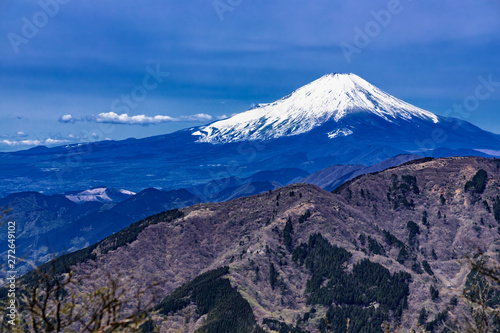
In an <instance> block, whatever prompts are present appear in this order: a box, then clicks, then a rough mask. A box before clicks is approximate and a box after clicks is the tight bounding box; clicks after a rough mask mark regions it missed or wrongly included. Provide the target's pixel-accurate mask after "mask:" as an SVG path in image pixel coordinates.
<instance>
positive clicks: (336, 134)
mask: <svg viewBox="0 0 500 333" xmlns="http://www.w3.org/2000/svg"><path fill="white" fill-rule="evenodd" d="M351 134H353V131H351V130H350V129H348V128H339V129H338V130H336V131H333V132H330V133H328V138H329V139H335V138H338V137H341V136H348V135H351Z"/></svg>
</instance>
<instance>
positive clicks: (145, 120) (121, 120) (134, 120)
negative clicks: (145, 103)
mask: <svg viewBox="0 0 500 333" xmlns="http://www.w3.org/2000/svg"><path fill="white" fill-rule="evenodd" d="M210 120H212V116H211V115H209V114H206V113H198V114H194V115H189V116H179V117H170V116H165V115H157V116H146V115H144V114H140V115H136V116H130V115H128V114H126V113H122V114H117V113H115V112H104V113H99V114H98V115H97V116H94V115H92V116H87V117H83V118H74V117H73V116H72V115H70V114H65V115H63V116H61V117H59V122H61V123H65V124H68V123H72V124H73V123H75V122H77V121H88V122H94V123H108V124H121V125H142V126H148V125H156V124H161V123H168V122H179V121H189V122H207V121H210Z"/></svg>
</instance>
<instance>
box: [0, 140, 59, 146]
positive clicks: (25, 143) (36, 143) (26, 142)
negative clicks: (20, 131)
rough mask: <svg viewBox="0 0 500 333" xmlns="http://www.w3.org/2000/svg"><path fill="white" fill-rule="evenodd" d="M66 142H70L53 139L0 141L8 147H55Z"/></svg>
mask: <svg viewBox="0 0 500 333" xmlns="http://www.w3.org/2000/svg"><path fill="white" fill-rule="evenodd" d="M65 142H68V140H58V139H52V138H48V139H45V140H19V141H13V140H2V141H0V143H3V144H4V145H8V146H40V145H55V144H60V143H65Z"/></svg>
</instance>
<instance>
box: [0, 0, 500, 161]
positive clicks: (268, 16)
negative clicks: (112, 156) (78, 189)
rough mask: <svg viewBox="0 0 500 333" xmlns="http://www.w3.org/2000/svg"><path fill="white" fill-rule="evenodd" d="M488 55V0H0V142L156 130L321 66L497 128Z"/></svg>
mask: <svg viewBox="0 0 500 333" xmlns="http://www.w3.org/2000/svg"><path fill="white" fill-rule="evenodd" d="M359 31H362V34H363V35H365V36H364V38H363V37H359V35H360V33H359ZM346 45H348V46H347V47H346ZM342 46H343V47H344V50H343V48H342ZM354 48H355V49H356V51H355V52H353V53H350V54H348V56H347V57H346V54H345V53H346V52H345V50H346V49H350V50H351V51H352V50H353V49H354ZM499 53H500V1H498V0H474V1H472V0H471V1H469V0H464V1H460V5H457V2H456V1H453V0H439V1H438V0H413V1H411V0H399V1H398V0H385V1H378V0H360V1H347V0H317V1H309V2H306V1H302V0H287V1H282V0H276V1H268V0H251V1H250V0H215V1H214V0H192V1H189V2H187V1H171V0H149V1H148V0H146V1H141V2H139V1H131V0H100V1H81V0H80V1H79V0H41V1H32V0H31V1H26V0H16V1H14V0H0V151H2V150H3V151H6V150H17V149H25V148H29V147H31V146H33V145H36V144H45V145H55V144H63V143H69V142H80V141H92V140H102V139H106V138H110V139H115V140H118V139H125V138H128V137H137V138H139V137H146V136H150V135H156V134H164V133H168V132H172V131H174V130H177V129H181V128H185V127H190V126H194V125H201V124H204V123H206V122H209V121H211V120H216V119H217V118H220V117H224V116H225V115H230V114H232V113H236V112H241V111H244V110H246V109H248V108H250V107H251V105H252V104H254V103H261V102H270V101H274V100H276V99H279V98H281V97H283V96H284V95H286V94H288V93H290V92H291V91H293V90H295V89H296V88H298V87H300V86H302V85H304V84H306V83H308V82H310V81H312V80H314V79H317V78H318V77H320V76H322V75H324V74H326V73H330V72H341V73H343V72H348V73H351V72H352V73H355V74H357V75H359V76H361V77H363V78H364V79H366V80H367V81H369V82H371V83H372V84H374V85H376V86H378V87H379V88H381V89H383V90H385V91H387V92H388V93H390V94H392V95H394V96H396V97H398V98H401V99H403V100H405V101H407V102H409V103H412V104H414V105H416V106H419V107H421V108H424V109H427V110H429V111H432V112H434V113H436V114H448V115H451V116H456V117H460V118H463V119H465V120H468V121H470V122H472V123H473V124H475V125H478V126H480V127H482V128H484V129H486V130H489V131H492V132H495V133H500V112H499V111H500V108H499V106H500V54H499ZM155 72H156V74H155V75H152V73H155ZM167 73H168V74H167ZM485 80H486V81H490V82H491V81H492V82H493V83H490V84H489V87H488V88H489V89H490V90H488V92H489V93H488V96H487V97H485V96H484V94H482V95H481V96H482V98H481V99H477V98H476V99H474V98H475V96H476V95H477V88H478V86H480V85H484V81H485ZM497 82H498V84H496V83H497ZM484 89H485V88H483V90H484ZM484 91H486V90H484ZM127 95H129V96H134V97H129V98H128V100H127ZM476 102H477V103H476ZM467 103H468V104H467ZM454 105H465V106H466V108H468V110H469V111H467V112H455V111H451V112H450V111H449V110H453V109H454ZM112 112H114V113H112ZM122 113H126V115H123V116H119V115H121V114H122ZM110 123H113V124H112V125H111V124H110Z"/></svg>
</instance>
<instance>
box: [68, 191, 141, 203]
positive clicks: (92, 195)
mask: <svg viewBox="0 0 500 333" xmlns="http://www.w3.org/2000/svg"><path fill="white" fill-rule="evenodd" d="M135 194H136V193H134V192H131V191H128V190H122V189H119V190H115V189H112V188H108V187H96V188H92V189H89V190H85V191H82V192H71V193H68V194H66V195H65V196H66V198H68V199H69V200H71V201H73V202H75V203H78V204H79V203H84V202H88V201H97V202H102V203H107V202H120V201H123V200H125V199H127V198H128V197H131V196H134V195H135Z"/></svg>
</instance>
